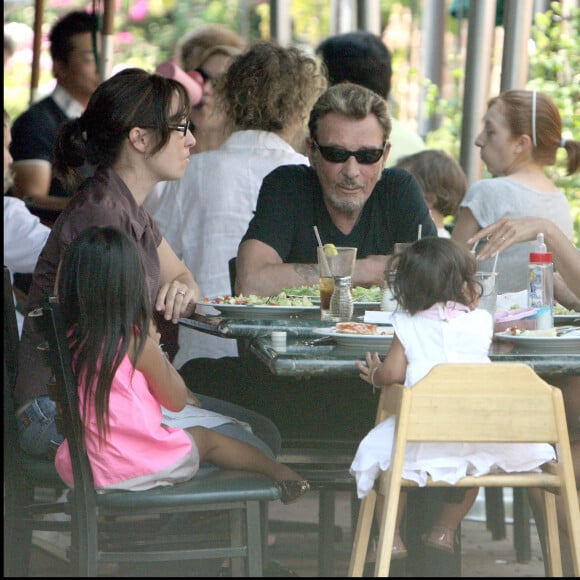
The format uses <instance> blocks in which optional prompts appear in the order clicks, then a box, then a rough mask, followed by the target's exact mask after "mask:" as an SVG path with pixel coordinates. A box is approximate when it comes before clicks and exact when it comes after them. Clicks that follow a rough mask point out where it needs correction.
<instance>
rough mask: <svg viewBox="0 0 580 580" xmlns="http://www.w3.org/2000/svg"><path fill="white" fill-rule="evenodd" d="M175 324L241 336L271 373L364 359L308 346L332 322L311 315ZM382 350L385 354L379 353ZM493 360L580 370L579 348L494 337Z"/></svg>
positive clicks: (328, 372)
mask: <svg viewBox="0 0 580 580" xmlns="http://www.w3.org/2000/svg"><path fill="white" fill-rule="evenodd" d="M180 323H181V324H182V325H183V326H187V327H190V328H193V329H196V330H199V331H201V332H207V333H209V334H213V335H215V336H221V337H222V338H232V339H238V340H239V339H242V340H246V341H247V342H248V344H249V349H250V351H251V352H252V353H253V354H254V355H255V356H257V357H258V359H259V360H261V361H262V362H263V363H264V364H265V365H266V366H267V367H268V368H269V369H270V371H271V372H272V373H273V374H275V375H280V376H295V377H300V376H314V375H318V376H323V375H324V376H337V375H340V376H345V375H352V376H353V377H357V376H358V370H357V368H356V366H355V364H354V361H355V360H364V355H365V352H366V350H362V349H345V348H343V347H338V346H335V345H320V346H309V345H307V344H305V343H306V342H308V341H309V340H312V339H314V338H320V336H319V335H315V334H314V333H313V330H314V329H315V328H324V327H329V328H330V327H332V326H334V323H333V322H323V321H320V320H319V319H318V318H312V316H310V315H309V316H306V317H300V316H296V317H294V318H271V319H256V318H252V319H250V318H227V317H224V316H215V315H207V314H203V313H194V314H193V315H192V316H191V318H182V319H181V320H180ZM273 331H285V332H286V334H287V346H286V349H285V351H284V352H279V351H277V350H276V349H274V348H273V346H272V340H271V335H272V332H273ZM379 354H381V355H383V354H385V353H379ZM489 357H490V359H491V360H492V361H499V362H523V363H526V364H528V365H530V366H531V367H532V368H533V369H534V370H535V371H536V372H537V373H538V374H540V375H547V374H549V375H576V374H580V349H577V348H570V350H564V349H560V350H558V351H549V352H546V351H545V350H542V348H541V347H538V348H532V347H530V346H526V347H522V346H521V345H516V344H514V343H512V342H508V341H499V340H494V342H493V343H492V345H491V348H490V351H489Z"/></svg>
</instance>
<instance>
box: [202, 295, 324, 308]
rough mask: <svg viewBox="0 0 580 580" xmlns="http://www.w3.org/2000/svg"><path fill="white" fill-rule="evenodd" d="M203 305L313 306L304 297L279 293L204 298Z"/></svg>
mask: <svg viewBox="0 0 580 580" xmlns="http://www.w3.org/2000/svg"><path fill="white" fill-rule="evenodd" d="M203 301H204V303H206V304H233V305H236V306H242V305H247V304H253V305H256V306H314V304H312V302H311V300H310V299H309V298H308V297H306V296H303V297H297V298H296V297H292V296H287V294H286V293H285V292H280V294H278V295H276V296H256V294H249V295H248V296H244V295H243V294H240V295H238V296H230V295H226V296H217V297H216V298H213V299H210V298H204V300H203Z"/></svg>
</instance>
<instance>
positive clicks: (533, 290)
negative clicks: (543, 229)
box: [528, 233, 554, 330]
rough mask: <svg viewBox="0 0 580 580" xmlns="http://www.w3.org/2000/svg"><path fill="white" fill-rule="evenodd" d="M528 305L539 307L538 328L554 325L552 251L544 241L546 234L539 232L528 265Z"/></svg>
mask: <svg viewBox="0 0 580 580" xmlns="http://www.w3.org/2000/svg"><path fill="white" fill-rule="evenodd" d="M528 307H529V308H538V309H539V310H538V316H537V324H536V328H537V329H538V330H543V329H546V328H553V327H554V264H553V262H552V252H548V249H547V248H546V244H545V243H544V234H542V233H540V234H538V237H537V239H536V245H535V247H534V251H533V252H531V253H530V263H529V265H528Z"/></svg>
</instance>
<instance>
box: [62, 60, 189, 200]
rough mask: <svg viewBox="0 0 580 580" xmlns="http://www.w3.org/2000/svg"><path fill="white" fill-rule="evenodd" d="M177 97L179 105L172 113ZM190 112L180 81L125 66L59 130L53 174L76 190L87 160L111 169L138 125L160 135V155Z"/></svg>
mask: <svg viewBox="0 0 580 580" xmlns="http://www.w3.org/2000/svg"><path fill="white" fill-rule="evenodd" d="M175 97H177V109H176V110H174V111H173V113H172V106H173V103H174V99H175ZM190 110H191V104H190V101H189V96H188V94H187V91H186V89H185V87H184V86H183V85H182V84H181V83H180V82H178V81H176V80H173V79H169V78H166V77H162V76H161V75H157V74H152V73H148V72H146V71H144V70H142V69H139V68H128V69H124V70H122V71H121V72H119V73H117V74H116V75H114V76H112V77H111V78H109V79H107V80H106V81H104V82H103V83H101V84H100V85H99V86H98V87H97V90H96V91H95V92H94V93H93V94H92V96H91V98H90V100H89V104H88V106H87V108H86V110H85V112H84V113H83V114H82V115H81V116H80V117H79V118H78V119H74V120H71V121H68V122H67V123H65V124H64V125H63V126H62V127H61V128H60V130H59V133H58V137H57V140H56V143H55V147H54V159H53V165H54V169H55V173H56V175H57V176H58V177H59V179H60V180H61V181H62V182H63V184H64V185H65V187H66V188H67V189H70V190H74V189H75V188H76V186H77V185H78V183H79V181H80V179H81V175H80V171H79V168H80V167H82V165H83V164H84V163H85V162H88V163H89V164H90V165H92V166H93V167H94V168H95V169H106V168H109V167H111V166H112V165H113V164H114V163H115V161H117V159H118V157H119V154H120V153H121V149H122V146H123V144H124V142H125V139H127V136H128V135H129V132H130V131H131V129H133V128H134V127H142V128H148V129H153V130H155V131H156V132H157V134H158V136H159V139H158V142H157V144H156V145H155V147H154V148H153V150H152V151H151V153H152V154H154V153H157V152H158V151H160V150H161V149H163V147H164V146H165V145H166V144H167V142H168V141H169V137H170V135H171V129H170V128H169V125H172V124H178V123H182V122H183V120H184V119H187V118H189V114H190Z"/></svg>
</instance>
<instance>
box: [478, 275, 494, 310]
mask: <svg viewBox="0 0 580 580" xmlns="http://www.w3.org/2000/svg"><path fill="white" fill-rule="evenodd" d="M475 278H476V279H477V281H478V282H479V283H480V284H481V298H480V299H479V304H478V305H477V307H478V308H483V309H484V310H487V311H488V312H489V313H490V314H491V316H492V318H493V317H494V316H495V310H496V307H497V272H476V273H475Z"/></svg>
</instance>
